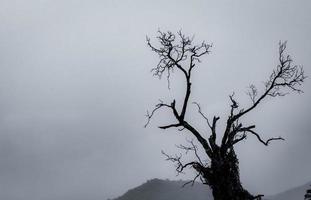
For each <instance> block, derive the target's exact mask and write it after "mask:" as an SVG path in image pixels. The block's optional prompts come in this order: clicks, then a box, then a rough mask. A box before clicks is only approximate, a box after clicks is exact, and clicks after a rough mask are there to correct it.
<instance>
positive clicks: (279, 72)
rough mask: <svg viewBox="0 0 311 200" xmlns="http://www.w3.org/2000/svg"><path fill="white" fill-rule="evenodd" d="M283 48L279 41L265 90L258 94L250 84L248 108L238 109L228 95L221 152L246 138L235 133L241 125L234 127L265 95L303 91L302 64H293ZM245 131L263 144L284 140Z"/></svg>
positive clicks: (282, 43) (284, 44)
mask: <svg viewBox="0 0 311 200" xmlns="http://www.w3.org/2000/svg"><path fill="white" fill-rule="evenodd" d="M285 49H286V42H280V43H279V64H278V65H277V67H276V69H274V70H273V72H272V73H271V75H270V76H269V79H268V80H267V81H266V82H265V84H264V85H265V90H264V92H263V94H261V95H258V90H257V88H256V87H255V86H254V85H251V86H250V90H249V91H248V92H247V94H248V96H249V97H250V99H251V100H252V105H251V106H250V107H249V108H247V109H240V110H238V107H239V105H238V103H237V102H236V100H235V99H234V98H233V96H234V95H230V96H229V97H230V100H231V110H230V115H229V117H228V120H227V125H226V129H225V133H224V137H223V138H222V149H223V152H225V151H226V147H228V146H230V145H232V144H236V143H238V142H240V141H242V140H244V139H246V137H247V135H246V134H245V133H243V134H240V135H236V134H237V133H241V132H242V131H241V127H239V129H237V128H236V127H237V126H238V125H239V123H238V121H239V119H240V118H241V117H242V116H244V115H245V114H247V113H249V112H251V111H252V110H254V109H255V108H256V107H257V105H258V104H259V103H260V102H261V101H263V100H264V99H266V98H267V97H278V96H285V95H286V94H287V92H286V91H288V90H291V91H293V92H297V93H302V92H303V91H302V90H301V89H300V86H301V85H302V83H303V82H304V80H305V79H306V78H307V77H306V76H305V75H304V70H303V68H302V66H298V65H293V61H292V59H291V57H290V56H289V55H287V54H286V53H285ZM235 110H238V112H235ZM240 126H241V125H240ZM242 129H243V128H242ZM246 132H249V133H251V134H253V135H255V136H256V137H257V138H258V140H259V141H260V142H261V143H263V144H264V145H268V144H269V142H270V141H272V140H284V139H283V138H281V137H276V138H270V139H268V140H267V141H264V140H262V139H261V138H260V135H258V134H257V133H256V132H254V131H253V130H246ZM233 138H235V139H233Z"/></svg>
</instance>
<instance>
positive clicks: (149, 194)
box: [108, 179, 311, 200]
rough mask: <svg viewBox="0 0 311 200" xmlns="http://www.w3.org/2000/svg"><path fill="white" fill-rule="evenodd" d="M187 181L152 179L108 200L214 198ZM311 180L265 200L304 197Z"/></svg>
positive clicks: (202, 186) (198, 199)
mask: <svg viewBox="0 0 311 200" xmlns="http://www.w3.org/2000/svg"><path fill="white" fill-rule="evenodd" d="M185 183H187V181H182V180H179V181H170V180H161V179H151V180H148V181H147V182H146V183H144V184H142V185H140V186H137V187H135V188H132V189H130V190H128V191H127V192H126V193H124V194H123V195H122V196H120V197H118V198H115V199H108V200H143V199H149V200H158V199H161V200H170V199H180V200H186V199H193V200H203V199H207V200H212V199H213V195H212V192H211V190H209V189H206V188H205V186H204V185H203V184H200V183H198V182H196V183H195V184H194V185H190V186H189V185H188V186H185V187H183V185H184V184H185ZM310 184H311V182H309V183H307V184H304V185H301V186H298V187H295V188H292V189H289V190H286V191H284V192H281V193H278V194H274V195H269V196H267V197H265V198H263V199H264V200H295V199H304V195H305V192H306V190H307V189H308V188H310Z"/></svg>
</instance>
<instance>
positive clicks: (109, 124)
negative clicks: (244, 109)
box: [0, 0, 311, 200]
mask: <svg viewBox="0 0 311 200" xmlns="http://www.w3.org/2000/svg"><path fill="white" fill-rule="evenodd" d="M310 10H311V2H310V1H309V0H305V1H302V0H301V1H289V0H278V1H268V0H266V1H229V0H228V1H217V3H216V1H207V0H200V1H199V0H194V1H181V0H178V1H177V0H176V1H167V0H158V1H142V0H141V1H140V0H131V1H129V0H128V1H125V0H124V1H112V0H111V1H108V0H107V1H106V0H101V1H100V0H88V1H82V0H62V1H60V0H59V1H58V0H54V1H52V0H37V1H35V0H28V1H22V0H20V1H18V0H0V109H1V112H0V199H4V200H25V199H26V200H28V199H29V200H30V199H31V200H56V199H57V200H61V199H66V200H83V199H89V200H99V199H105V198H108V197H115V196H117V195H120V194H122V193H123V192H125V191H126V190H127V189H128V188H130V187H133V186H136V185H138V184H141V183H142V182H144V181H146V180H147V179H150V178H153V177H159V178H170V179H176V177H175V175H176V174H175V171H174V168H173V166H172V165H171V163H167V162H165V161H164V157H163V156H162V155H161V153H160V151H161V150H162V149H164V150H166V151H167V152H171V153H173V152H176V151H177V150H176V149H175V147H174V145H175V144H179V143H182V142H184V141H185V137H186V136H182V135H179V134H176V133H175V132H174V131H166V132H164V131H161V130H158V129H157V128H156V127H157V125H159V124H161V122H165V121H166V120H168V119H170V118H169V117H167V116H166V115H165V114H166V113H164V114H160V113H159V114H158V115H157V116H156V118H157V119H158V120H156V119H155V120H153V121H152V123H151V124H150V126H149V128H147V129H144V128H143V125H144V123H145V120H146V119H145V117H144V115H145V113H146V110H147V109H151V108H152V107H153V105H154V104H155V103H157V100H158V99H159V98H162V99H170V98H172V97H173V96H175V95H177V96H178V95H179V97H180V96H181V95H182V94H183V93H182V86H183V85H182V84H183V83H182V82H179V81H180V80H178V79H174V81H176V82H175V84H174V83H172V89H171V91H168V90H167V84H166V81H165V80H161V81H159V80H158V79H156V78H153V77H152V75H151V73H150V69H151V68H152V67H153V66H154V65H155V64H156V63H157V56H156V55H154V54H153V53H152V52H151V51H150V50H149V49H148V48H147V46H146V42H145V36H146V35H149V36H150V37H151V39H152V38H154V36H155V34H156V31H157V30H158V28H160V29H162V30H171V31H178V30H180V29H182V30H183V31H184V32H185V33H186V34H189V35H193V34H194V35H195V39H196V41H198V42H199V41H201V40H205V41H207V42H210V43H213V44H214V47H213V49H212V54H210V55H208V56H206V58H205V59H204V60H203V63H202V64H201V66H200V68H198V69H197V72H196V73H195V74H194V83H193V84H194V86H193V87H194V88H193V96H192V100H195V101H198V102H200V103H201V105H202V108H203V110H204V111H205V112H206V113H207V114H208V115H209V116H210V117H211V116H212V115H213V114H219V115H220V116H221V117H222V119H224V117H225V116H226V115H225V113H226V112H228V109H229V106H228V105H229V101H228V94H230V93H232V91H235V92H236V94H237V97H238V98H239V99H240V100H241V102H243V105H245V106H247V103H250V102H249V101H247V100H246V98H245V93H244V92H245V90H246V87H247V86H248V85H249V84H250V83H255V84H257V85H258V86H262V81H264V80H265V79H266V78H267V77H268V75H269V73H270V72H271V71H272V69H273V67H274V66H275V65H276V64H277V50H278V49H277V48H278V42H279V40H288V52H289V53H290V54H291V55H292V56H293V59H294V61H295V63H297V64H302V65H303V66H304V68H305V73H306V74H307V75H308V76H309V77H310V76H311V67H310V65H311V57H310V55H311V37H310V35H311V15H310ZM153 41H154V42H155V40H153ZM174 75H175V74H174ZM176 75H177V74H176ZM310 88H311V81H310V80H309V79H308V80H307V81H306V84H305V85H304V91H305V93H304V94H303V95H289V96H287V97H284V98H279V99H272V100H270V101H266V102H264V103H263V104H262V105H261V107H259V108H258V110H257V111H256V112H255V113H252V114H251V115H250V116H249V118H248V119H247V120H248V122H250V123H251V122H256V124H257V127H258V130H259V131H260V132H262V133H263V136H264V137H268V136H280V135H281V136H283V137H285V138H286V141H285V142H275V143H274V144H273V145H271V146H269V147H264V146H262V145H260V144H258V143H257V142H256V140H254V139H253V138H251V137H250V138H249V140H248V141H247V142H245V143H243V144H240V145H239V146H238V147H237V148H238V155H239V156H240V157H239V158H240V164H241V176H242V181H243V183H244V185H245V186H246V188H248V189H249V190H250V191H256V192H257V191H258V192H261V193H266V194H271V193H276V192H279V191H282V190H284V189H287V188H290V187H293V186H296V185H299V184H303V183H305V182H307V181H310V180H311V173H310V169H311V158H310V150H311V145H310V141H311V134H310V130H311V125H310V117H311V116H310V115H311V114H310V113H311V112H310V108H311V107H310V102H311V94H310ZM166 97H169V98H166ZM191 116H192V117H193V119H194V120H195V121H197V122H198V120H199V118H197V116H196V113H195V112H194V110H193V114H192V115H191ZM197 124H198V125H199V124H200V122H198V123H197ZM201 128H203V127H201ZM191 175H192V174H191V172H189V173H188V174H187V175H185V176H181V177H177V178H185V179H187V178H190V177H191Z"/></svg>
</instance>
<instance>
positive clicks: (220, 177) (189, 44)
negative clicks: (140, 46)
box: [145, 31, 306, 200]
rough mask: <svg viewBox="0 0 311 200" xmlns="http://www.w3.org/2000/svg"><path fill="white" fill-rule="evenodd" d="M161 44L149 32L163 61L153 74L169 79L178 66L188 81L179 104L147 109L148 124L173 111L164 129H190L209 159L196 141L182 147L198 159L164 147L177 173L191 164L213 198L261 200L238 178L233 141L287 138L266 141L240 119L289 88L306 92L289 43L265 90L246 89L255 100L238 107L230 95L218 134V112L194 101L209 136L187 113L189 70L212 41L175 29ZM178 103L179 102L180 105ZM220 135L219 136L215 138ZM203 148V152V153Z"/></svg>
mask: <svg viewBox="0 0 311 200" xmlns="http://www.w3.org/2000/svg"><path fill="white" fill-rule="evenodd" d="M157 40H158V42H159V45H158V46H154V45H153V44H151V41H150V38H148V37H147V44H148V46H149V47H150V48H151V50H152V51H153V52H155V53H156V54H157V55H158V56H159V62H158V63H157V65H156V66H155V67H154V68H153V69H152V72H153V74H154V76H157V77H159V78H161V77H162V76H163V75H166V77H167V80H168V81H169V80H170V76H171V75H172V73H171V72H172V71H173V70H178V71H180V72H181V74H182V75H183V77H184V80H185V96H184V98H183V101H182V102H181V107H178V106H177V103H176V100H175V99H174V100H173V101H172V102H170V103H165V102H163V101H160V102H159V103H158V104H157V105H156V106H155V108H154V109H153V110H152V111H151V112H150V113H149V112H147V120H148V121H147V123H146V125H145V126H147V125H148V124H149V122H150V120H151V119H152V117H153V116H154V114H155V113H156V112H157V111H159V110H160V109H168V110H170V111H171V112H172V115H173V116H174V118H175V121H176V122H173V123H169V124H167V125H163V126H160V127H159V128H160V129H169V128H179V129H178V130H179V131H188V132H190V133H191V134H192V135H193V136H194V138H196V140H197V141H196V142H198V143H199V145H200V148H201V149H203V150H204V152H203V154H205V155H206V156H207V157H208V158H209V159H208V161H205V160H204V159H202V158H201V157H200V156H199V153H198V151H199V148H198V146H196V145H195V143H194V141H189V144H190V145H189V146H185V145H180V146H178V147H179V148H180V149H183V150H185V151H192V152H193V153H194V155H195V157H196V160H193V161H191V162H187V163H184V162H183V161H182V156H181V154H180V155H175V156H171V155H168V154H166V153H164V152H163V154H164V155H165V156H166V158H167V160H169V161H172V162H174V163H175V164H176V170H177V172H178V173H181V172H183V171H184V170H185V169H186V168H193V169H194V170H195V171H196V176H195V177H194V179H193V180H192V181H191V182H192V183H193V182H194V181H195V180H196V179H197V178H199V179H200V180H201V181H202V182H203V183H204V184H207V185H209V186H210V188H211V189H212V191H213V196H214V199H215V200H250V199H260V198H261V196H263V195H257V196H254V195H252V194H250V193H249V192H248V191H247V190H245V189H244V188H243V186H242V184H241V181H240V175H239V162H238V158H237V155H236V153H235V151H234V146H235V145H236V144H237V143H239V142H241V141H243V140H245V139H246V138H247V136H248V135H253V136H255V137H256V138H257V139H258V141H259V142H260V143H262V144H263V145H265V146H268V145H269V144H270V142H272V141H274V140H284V139H283V138H281V137H272V138H269V139H267V140H264V139H263V138H262V136H261V134H260V133H258V132H257V131H256V130H255V125H254V124H252V125H247V126H246V125H244V124H242V122H241V120H242V117H245V116H246V115H247V114H248V113H250V112H252V111H253V110H255V108H256V107H257V106H258V105H259V104H260V103H261V102H262V101H263V100H265V99H268V98H274V97H279V96H285V95H286V94H288V93H289V92H296V93H302V90H301V89H300V86H301V84H302V83H303V81H304V79H305V78H306V76H305V75H304V71H303V68H302V67H301V66H297V65H293V61H292V59H291V57H290V56H289V55H287V54H286V53H285V49H286V42H280V43H279V55H278V56H279V58H278V59H279V64H278V65H277V67H276V68H275V69H274V70H273V71H272V73H271V75H270V76H269V77H268V79H267V81H265V82H264V90H263V92H262V93H260V92H259V90H257V88H256V87H255V86H254V85H251V86H250V88H249V91H248V96H249V97H250V99H251V101H252V104H251V106H249V107H246V108H240V105H239V104H238V102H237V101H236V99H235V98H234V95H233V94H232V95H229V98H230V102H231V104H230V112H229V113H228V118H227V119H226V127H225V131H224V133H222V134H220V133H218V131H217V129H216V125H217V122H218V120H219V119H220V117H218V116H214V117H213V118H212V120H211V121H210V120H209V119H208V117H207V116H206V115H205V114H204V113H203V112H202V110H201V107H200V105H199V104H198V103H196V102H194V105H195V106H196V107H197V108H198V113H199V114H200V115H201V116H202V117H203V118H204V120H206V123H207V125H208V127H209V132H210V135H209V137H208V138H205V137H204V136H203V134H202V133H200V132H199V131H198V130H197V128H195V127H194V125H192V124H191V122H189V121H187V120H186V118H185V116H186V113H187V108H188V105H189V99H190V95H191V86H192V80H191V77H192V76H191V75H192V73H193V70H194V69H195V68H196V67H197V65H198V64H199V63H201V58H202V57H203V56H205V55H207V54H209V53H210V49H211V47H212V45H210V44H207V43H205V42H202V43H201V44H199V45H194V44H193V38H190V37H188V36H185V35H184V34H183V33H182V32H181V31H179V32H178V33H177V34H173V33H172V32H161V31H159V32H158V36H157ZM178 105H179V104H178ZM217 137H220V140H217V141H218V142H217V141H216V138H217ZM200 153H202V152H200ZM201 155H202V154H201Z"/></svg>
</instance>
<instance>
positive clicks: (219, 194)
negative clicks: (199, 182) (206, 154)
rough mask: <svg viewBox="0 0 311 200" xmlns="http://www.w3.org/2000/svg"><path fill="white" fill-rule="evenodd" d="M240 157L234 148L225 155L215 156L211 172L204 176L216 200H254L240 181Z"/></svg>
mask: <svg viewBox="0 0 311 200" xmlns="http://www.w3.org/2000/svg"><path fill="white" fill-rule="evenodd" d="M238 164H239V163H238V159H237V158H236V155H235V152H234V150H233V149H231V150H230V152H229V153H227V154H226V155H225V156H219V154H218V156H215V157H214V158H213V159H212V161H211V168H210V173H209V174H208V175H206V176H204V178H205V180H206V182H207V183H208V185H209V186H210V187H211V189H212V191H213V196H214V200H253V199H255V197H254V196H253V195H251V194H250V193H249V192H248V191H247V190H245V189H244V188H243V186H242V184H241V182H240V174H239V166H238Z"/></svg>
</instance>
